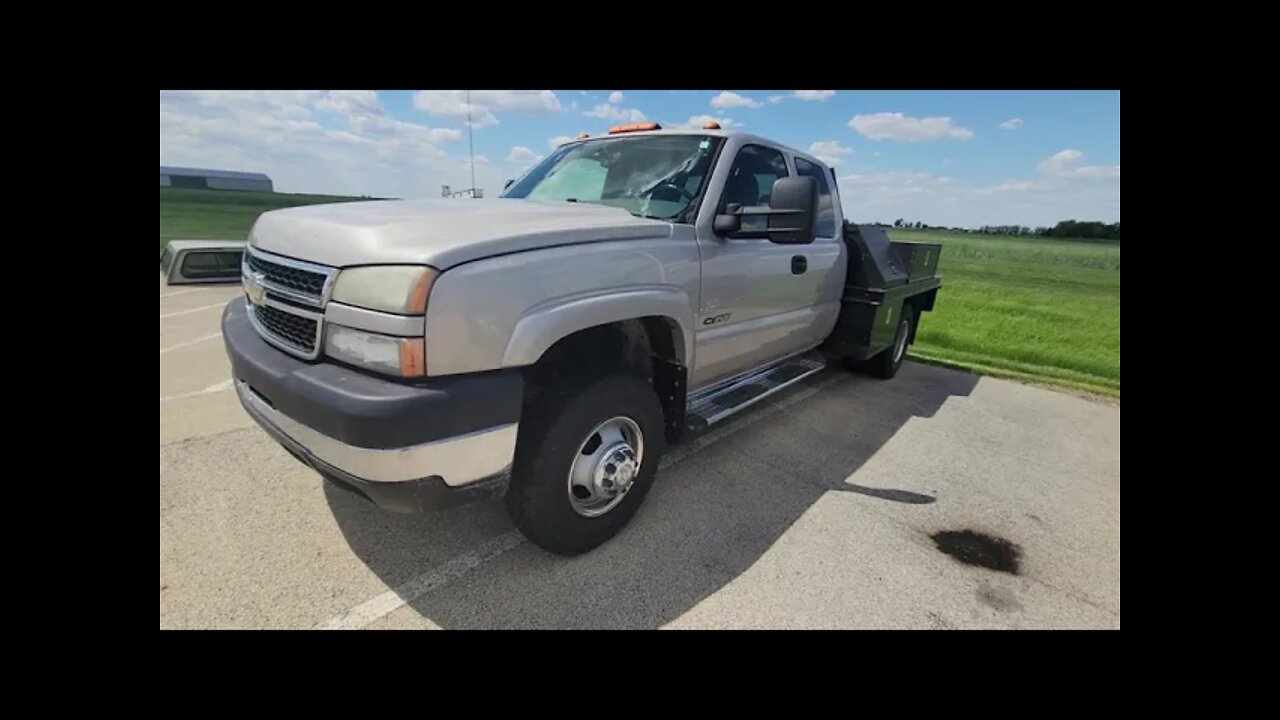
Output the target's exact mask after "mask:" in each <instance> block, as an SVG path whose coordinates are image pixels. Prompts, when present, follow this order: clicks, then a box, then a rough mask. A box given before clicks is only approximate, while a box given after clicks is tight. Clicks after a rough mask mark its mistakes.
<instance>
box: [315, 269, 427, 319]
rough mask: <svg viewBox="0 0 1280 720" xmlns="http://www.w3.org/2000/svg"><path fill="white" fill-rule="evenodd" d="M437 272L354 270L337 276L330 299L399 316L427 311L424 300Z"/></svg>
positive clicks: (345, 271)
mask: <svg viewBox="0 0 1280 720" xmlns="http://www.w3.org/2000/svg"><path fill="white" fill-rule="evenodd" d="M439 274H440V273H439V271H437V270H436V269H435V268H430V267H426V266H424V265H381V266H370V267H355V268H348V269H346V270H342V271H340V272H339V273H338V281H337V282H336V283H334V285H333V295H332V296H331V299H332V300H334V301H335V302H340V303H343V304H345V305H355V306H356V307H362V308H368V309H370V310H381V311H383V312H389V313H397V314H400V315H421V314H422V313H425V312H426V311H427V296H428V295H430V294H431V283H433V282H435V279H436V276H437V275H439Z"/></svg>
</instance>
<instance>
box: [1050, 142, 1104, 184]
mask: <svg viewBox="0 0 1280 720" xmlns="http://www.w3.org/2000/svg"><path fill="white" fill-rule="evenodd" d="M1083 161H1084V153H1082V152H1080V151H1079V150H1070V149H1069V150H1063V151H1061V152H1059V153H1055V154H1054V155H1051V156H1050V157H1047V158H1045V159H1044V160H1041V161H1040V163H1039V164H1038V165H1036V169H1037V170H1039V171H1040V172H1041V173H1043V174H1045V175H1051V176H1054V177H1074V178H1115V179H1117V180H1118V179H1119V178H1120V166H1119V165H1081V164H1080V163H1081V162H1083Z"/></svg>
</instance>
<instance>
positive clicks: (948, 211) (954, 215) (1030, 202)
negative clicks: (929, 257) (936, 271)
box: [840, 170, 1120, 228]
mask: <svg viewBox="0 0 1280 720" xmlns="http://www.w3.org/2000/svg"><path fill="white" fill-rule="evenodd" d="M840 197H841V200H842V202H843V203H844V210H845V214H846V215H847V216H848V217H849V218H850V219H851V220H854V221H855V222H893V220H894V219H895V218H900V217H901V218H907V219H909V220H912V221H915V220H920V221H923V222H925V223H927V224H929V225H944V226H948V227H970V228H973V227H980V226H982V225H1012V224H1018V225H1026V226H1028V227H1040V226H1051V225H1053V224H1054V223H1057V222H1058V221H1059V220H1066V219H1069V218H1077V219H1081V220H1084V219H1090V220H1101V221H1103V222H1116V221H1119V219H1120V182H1119V177H1118V175H1117V176H1116V177H1101V176H1095V177H1089V176H1075V177H1063V176H1056V175H1055V176H1043V177H1041V178H1040V179H1037V180H1011V181H1006V182H1002V183H996V184H990V185H974V184H967V183H965V182H962V181H958V180H956V179H953V178H950V177H946V176H938V175H933V174H930V173H924V172H912V171H903V170H896V171H889V172H871V173H858V174H850V175H845V176H842V177H840Z"/></svg>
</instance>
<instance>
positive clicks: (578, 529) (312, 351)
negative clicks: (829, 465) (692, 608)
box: [222, 124, 941, 554]
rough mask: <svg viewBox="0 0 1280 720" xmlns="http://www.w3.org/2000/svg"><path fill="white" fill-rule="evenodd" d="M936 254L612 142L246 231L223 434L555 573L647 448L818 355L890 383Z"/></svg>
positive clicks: (639, 141) (779, 185) (666, 153)
mask: <svg viewBox="0 0 1280 720" xmlns="http://www.w3.org/2000/svg"><path fill="white" fill-rule="evenodd" d="M937 256H938V246H936V245H910V244H902V243H890V242H889V241H888V238H887V237H886V235H885V234H884V231H883V230H882V229H880V228H872V227H865V226H863V227H859V226H855V225H851V224H848V223H845V222H844V218H843V217H842V214H841V205H840V197H839V190H838V188H837V187H836V178H835V176H834V174H833V173H832V172H831V170H830V168H828V167H827V166H826V165H825V164H823V163H822V162H821V161H820V160H818V159H817V158H815V157H813V156H811V155H808V154H806V153H803V152H800V151H798V150H794V149H792V148H788V147H784V146H782V145H779V144H777V143H774V142H771V141H769V140H766V139H764V138H760V137H756V136H753V135H747V134H742V133H736V132H725V131H722V130H719V129H718V128H714V127H712V128H708V129H705V130H691V131H663V130H661V129H659V128H657V126H656V125H653V124H648V125H640V126H626V127H619V128H614V129H613V130H612V131H611V132H610V134H608V135H606V136H602V137H598V138H584V139H581V140H579V141H576V142H572V143H569V144H566V145H564V146H562V147H560V148H559V149H557V150H556V151H554V152H553V153H551V154H550V156H548V157H547V158H546V159H545V160H543V161H542V162H540V163H538V164H537V165H536V166H535V167H533V168H532V169H530V170H529V171H528V172H527V173H526V174H525V175H524V176H523V177H521V178H520V179H519V180H517V181H515V182H513V183H509V185H508V188H507V190H506V192H505V193H504V195H503V197H501V198H496V199H487V200H443V199H442V200H428V201H379V202H356V203H344V204H335V205H312V206H307V207H299V208H290V209H284V210H275V211H271V212H267V213H264V214H263V215H262V216H261V217H260V218H259V219H258V220H257V222H256V224H255V225H254V227H253V229H252V231H251V232H250V235H249V239H248V244H247V246H246V248H245V251H244V255H243V266H242V275H243V285H244V291H245V293H244V297H243V298H237V299H236V300H234V301H232V302H231V304H230V305H228V307H227V309H226V311H225V312H224V315H223V318H222V327H223V336H224V338H225V341H226V347H227V352H228V353H229V355H230V358H231V364H232V368H233V373H234V383H235V389H236V392H237V393H238V394H239V397H240V400H241V402H242V403H243V405H244V407H245V408H246V410H248V412H249V414H250V415H252V416H253V417H254V419H256V420H257V421H258V422H259V423H260V424H261V425H262V427H263V428H265V429H266V430H267V432H269V433H270V434H271V435H272V436H273V437H275V438H276V439H277V440H278V441H279V442H280V443H281V444H282V445H283V446H284V447H286V448H287V449H288V450H289V451H290V452H292V453H293V454H294V455H295V456H297V457H298V458H299V459H300V460H302V461H303V462H305V463H307V464H308V465H310V466H312V467H313V468H315V469H316V470H317V471H318V472H320V473H321V474H322V475H323V476H324V477H325V478H327V479H329V480H331V481H332V482H334V483H335V484H337V485H339V486H341V487H343V488H346V489H350V490H353V491H355V492H357V493H359V494H360V495H363V496H364V497H366V498H368V499H369V500H372V501H373V502H375V503H377V504H378V505H381V506H383V507H384V508H387V509H390V510H394V511H402V512H412V511H420V510H427V509H434V508H441V507H448V506H452V505H456V504H459V503H462V502H467V501H471V500H476V499H480V498H486V497H493V496H504V499H505V503H506V507H507V509H508V510H509V512H510V514H511V517H512V519H513V520H514V522H515V524H516V525H517V526H518V527H519V528H520V530H521V531H523V532H524V533H525V534H526V535H527V536H528V537H529V538H530V539H531V540H532V541H533V542H535V543H536V544H538V545H539V546H541V547H543V548H545V549H547V550H550V551H552V552H556V553H561V554H576V553H581V552H584V551H586V550H589V549H591V548H593V547H595V546H597V545H599V544H600V543H602V542H604V541H605V540H607V539H609V538H610V537H612V536H613V535H614V534H616V533H617V532H618V531H619V530H621V529H622V527H623V526H624V525H625V524H626V523H627V522H628V520H629V519H630V518H631V516H632V515H634V514H635V512H636V510H637V508H638V507H639V506H640V505H641V503H642V502H643V500H644V497H645V494H646V493H647V492H648V491H649V489H650V487H651V486H652V484H653V482H654V477H655V474H656V473H657V468H658V462H659V460H660V459H661V457H662V453H663V449H664V446H665V445H666V444H667V443H669V442H677V441H681V440H683V439H687V438H689V437H691V436H693V435H695V434H696V433H698V432H701V431H702V430H705V429H706V428H707V427H708V426H710V425H712V424H714V423H716V422H718V421H720V420H722V419H724V418H726V417H728V416H729V415H731V414H733V413H734V412H737V411H738V410H741V409H743V408H745V407H748V406H750V405H751V404H752V403H754V402H756V401H758V400H760V399H761V398H763V397H766V396H767V395H769V394H770V393H772V392H776V391H777V390H779V389H781V388H783V387H786V386H787V385H789V384H791V383H794V382H797V381H799V380H801V379H803V378H804V377H806V376H808V375H810V374H812V373H815V372H817V371H818V370H820V369H822V368H823V367H824V366H825V364H826V362H827V358H828V357H834V358H845V359H847V360H849V361H850V362H852V363H855V364H857V366H858V367H860V368H863V369H866V370H867V371H869V372H871V373H873V374H877V375H879V376H881V377H892V376H893V375H894V373H896V372H897V369H898V367H899V366H900V365H901V363H902V360H903V357H904V355H905V351H906V347H907V345H908V344H909V343H911V342H912V339H913V337H914V333H915V328H916V322H917V319H918V318H919V317H920V313H922V312H924V311H927V310H931V309H932V308H933V303H934V297H935V295H936V293H937V290H938V288H939V286H940V284H941V281H940V280H939V279H938V278H937V277H936V276H935V274H934V268H935V267H936V265H937Z"/></svg>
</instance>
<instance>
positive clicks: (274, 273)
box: [247, 255, 328, 300]
mask: <svg viewBox="0 0 1280 720" xmlns="http://www.w3.org/2000/svg"><path fill="white" fill-rule="evenodd" d="M247 258H248V262H249V269H250V270H253V271H254V272H258V273H261V274H262V275H263V281H264V283H265V284H267V285H275V286H277V287H279V288H282V289H286V290H293V291H295V292H298V293H302V294H304V295H307V296H309V297H314V298H315V299H316V300H320V298H322V297H323V296H324V284H325V281H326V280H328V276H327V275H325V274H324V273H319V272H313V271H311V270H304V269H302V268H300V267H291V266H289V265H283V264H281V263H277V262H271V261H270V260H266V259H264V258H262V257H260V256H258V255H247Z"/></svg>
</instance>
